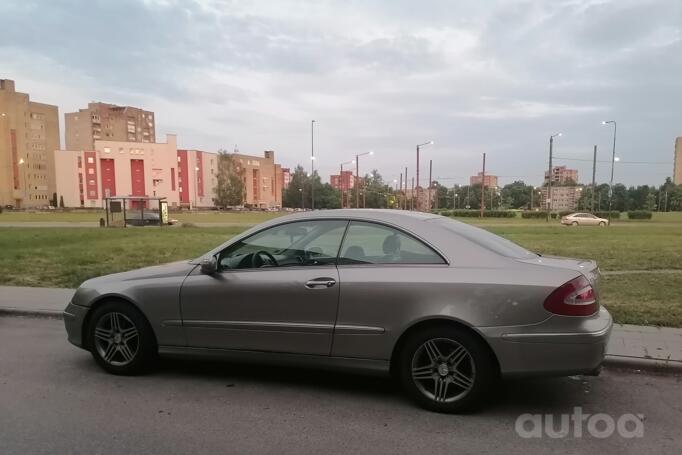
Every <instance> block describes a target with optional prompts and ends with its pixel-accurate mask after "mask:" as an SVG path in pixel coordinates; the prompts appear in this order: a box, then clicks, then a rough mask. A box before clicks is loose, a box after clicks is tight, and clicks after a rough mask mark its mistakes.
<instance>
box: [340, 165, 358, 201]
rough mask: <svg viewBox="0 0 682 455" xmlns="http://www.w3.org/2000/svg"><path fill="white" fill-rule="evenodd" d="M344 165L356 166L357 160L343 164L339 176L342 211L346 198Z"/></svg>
mask: <svg viewBox="0 0 682 455" xmlns="http://www.w3.org/2000/svg"><path fill="white" fill-rule="evenodd" d="M344 164H355V160H351V161H346V162H345V163H341V173H340V174H339V189H340V190H341V208H342V209H343V208H345V207H344V197H343V194H344V188H343V187H344V184H343V165H344Z"/></svg>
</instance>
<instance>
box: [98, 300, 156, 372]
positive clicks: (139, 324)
mask: <svg viewBox="0 0 682 455" xmlns="http://www.w3.org/2000/svg"><path fill="white" fill-rule="evenodd" d="M88 341H89V343H88V345H89V346H90V352H91V353H92V356H93V357H94V358H95V361H97V363H98V364H99V365H100V366H101V367H102V368H104V369H105V370H106V371H108V372H109V373H113V374H120V375H133V374H140V373H142V372H144V371H145V370H147V369H148V368H149V367H151V366H152V364H153V363H154V361H155V360H156V357H157V354H158V349H157V347H156V339H155V337H154V333H153V332H152V329H151V327H149V323H148V322H147V320H146V319H145V317H144V316H143V315H142V314H141V313H140V312H139V311H138V310H137V309H136V308H134V307H133V306H132V305H130V304H128V303H124V302H108V303H105V304H103V305H102V306H100V307H98V308H96V309H95V312H94V313H93V315H92V317H91V318H90V324H89V331H88Z"/></svg>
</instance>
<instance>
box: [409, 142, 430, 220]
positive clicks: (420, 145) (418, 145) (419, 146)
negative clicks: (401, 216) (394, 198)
mask: <svg viewBox="0 0 682 455" xmlns="http://www.w3.org/2000/svg"><path fill="white" fill-rule="evenodd" d="M425 145H433V141H429V142H424V143H423V144H417V186H416V190H417V210H419V149H420V148H421V147H424V146H425ZM412 198H414V194H413V195H412Z"/></svg>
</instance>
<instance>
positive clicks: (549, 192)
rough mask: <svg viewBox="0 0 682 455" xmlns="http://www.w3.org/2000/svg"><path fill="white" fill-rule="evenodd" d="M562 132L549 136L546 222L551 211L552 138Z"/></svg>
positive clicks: (559, 135)
mask: <svg viewBox="0 0 682 455" xmlns="http://www.w3.org/2000/svg"><path fill="white" fill-rule="evenodd" d="M561 134H562V133H556V134H552V135H551V136H550V137H549V172H548V174H547V222H549V212H551V211H552V146H553V145H554V138H555V137H561Z"/></svg>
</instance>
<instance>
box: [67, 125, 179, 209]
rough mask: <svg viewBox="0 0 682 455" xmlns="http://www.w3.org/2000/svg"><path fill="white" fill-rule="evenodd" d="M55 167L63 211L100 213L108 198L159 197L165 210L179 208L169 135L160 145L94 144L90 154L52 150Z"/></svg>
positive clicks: (173, 143)
mask: <svg viewBox="0 0 682 455" xmlns="http://www.w3.org/2000/svg"><path fill="white" fill-rule="evenodd" d="M54 162H55V180H56V188H57V189H56V191H57V194H58V195H59V196H60V197H61V198H63V200H64V205H65V206H66V207H102V206H103V205H104V204H103V199H104V198H105V197H111V196H152V197H154V196H157V197H162V196H163V197H166V198H167V200H168V205H169V206H179V205H180V198H179V196H180V195H179V191H178V186H179V183H178V182H177V167H178V149H177V139H176V137H175V135H173V134H168V135H166V142H165V143H142V142H127V141H95V145H94V147H93V148H92V149H90V150H56V151H54Z"/></svg>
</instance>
